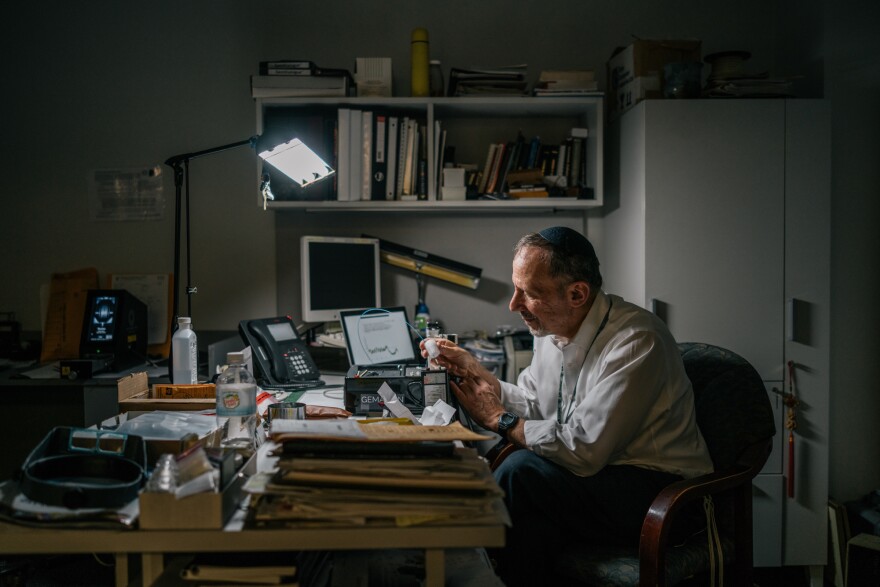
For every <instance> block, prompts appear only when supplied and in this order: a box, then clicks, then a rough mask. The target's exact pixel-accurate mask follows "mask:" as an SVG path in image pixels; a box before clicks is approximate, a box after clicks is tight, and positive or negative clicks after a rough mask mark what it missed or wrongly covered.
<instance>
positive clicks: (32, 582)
mask: <svg viewBox="0 0 880 587" xmlns="http://www.w3.org/2000/svg"><path fill="white" fill-rule="evenodd" d="M114 560H115V559H114V557H113V555H110V554H103V555H94V556H93V555H91V554H79V555H63V556H4V557H0V587H61V586H64V587H101V586H103V585H107V586H110V585H114V584H115V581H116V579H115V566H114Z"/></svg>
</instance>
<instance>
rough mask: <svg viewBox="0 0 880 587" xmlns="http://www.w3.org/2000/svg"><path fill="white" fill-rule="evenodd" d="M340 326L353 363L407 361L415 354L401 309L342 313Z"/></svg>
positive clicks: (364, 364)
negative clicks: (343, 331)
mask: <svg viewBox="0 0 880 587" xmlns="http://www.w3.org/2000/svg"><path fill="white" fill-rule="evenodd" d="M342 325H343V329H344V330H345V338H346V344H347V345H348V351H349V354H350V360H351V364H352V365H358V366H370V365H383V364H391V363H408V362H411V361H413V360H414V359H415V357H416V355H415V352H414V349H413V342H412V336H411V335H410V330H409V324H407V321H406V312H405V311H404V310H403V309H402V308H400V309H390V310H385V309H378V310H375V311H372V312H363V313H344V314H343V318H342Z"/></svg>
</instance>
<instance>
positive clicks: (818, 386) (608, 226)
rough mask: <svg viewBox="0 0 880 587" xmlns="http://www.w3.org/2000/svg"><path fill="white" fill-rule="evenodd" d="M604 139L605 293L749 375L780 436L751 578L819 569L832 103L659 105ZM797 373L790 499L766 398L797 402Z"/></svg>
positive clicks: (594, 217) (760, 503)
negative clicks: (733, 360)
mask: <svg viewBox="0 0 880 587" xmlns="http://www.w3.org/2000/svg"><path fill="white" fill-rule="evenodd" d="M608 134H609V141H608V145H607V151H608V156H609V159H610V161H611V163H612V164H611V165H610V166H609V173H608V176H607V177H606V179H607V189H606V194H605V202H604V206H603V208H602V209H601V210H599V211H596V212H593V213H591V216H590V218H589V220H588V232H589V233H590V237H591V239H592V240H593V241H594V242H595V244H596V247H597V250H598V254H599V258H600V259H601V260H602V264H603V276H604V277H605V289H606V290H607V291H609V292H612V293H617V294H620V295H622V296H623V297H625V298H627V299H629V300H631V301H633V302H635V303H639V304H642V305H644V306H645V307H647V308H649V309H652V310H654V311H655V312H656V313H657V314H658V315H660V316H661V317H662V318H663V319H664V320H665V321H666V322H667V324H668V325H669V327H670V329H671V330H672V333H673V334H674V335H675V337H676V339H677V340H679V341H695V342H707V343H712V344H716V345H719V346H722V347H726V348H729V349H730V350H732V351H734V352H736V353H738V354H740V355H742V356H743V357H744V358H746V359H747V360H748V361H749V362H751V363H752V364H753V365H754V366H755V368H756V369H757V370H758V372H759V373H760V374H761V376H762V378H763V379H764V380H765V381H766V383H767V386H768V393H770V396H771V401H772V402H773V404H774V409H775V414H776V415H777V429H778V431H777V436H776V443H775V447H774V452H773V454H772V455H771V457H770V460H769V461H768V463H767V466H766V467H765V469H764V471H763V472H762V475H761V477H760V479H759V480H758V481H757V482H756V484H755V496H756V498H755V523H756V526H755V537H756V542H755V564H756V565H758V566H776V565H780V564H784V565H821V564H824V562H825V558H826V523H827V514H826V503H827V497H828V496H827V493H828V480H827V476H828V416H827V414H828V410H827V408H828V395H829V388H828V385H829V377H828V364H829V348H828V335H829V332H828V313H829V295H830V294H829V291H830V288H829V243H830V240H829V231H830V223H829V217H828V209H829V202H830V200H829V194H830V174H829V169H830V155H829V146H828V145H829V144H830V135H829V118H828V107H827V103H825V102H822V101H810V100H803V101H794V100H680V101H679V100H649V101H645V102H642V103H641V104H639V105H637V106H636V107H635V108H633V109H632V110H631V111H629V112H628V113H626V114H625V115H624V116H623V117H621V118H620V119H619V121H618V122H616V123H615V125H614V126H613V127H612V128H609V133H608ZM792 299H794V300H796V302H794V303H790V300H792ZM787 308H788V309H789V310H788V311H787ZM791 308H795V309H796V310H797V314H798V315H797V316H793V312H792V311H791ZM792 319H794V320H795V321H794V322H792ZM789 361H793V362H794V365H795V383H796V387H795V389H796V391H797V393H798V399H799V400H800V402H801V403H800V408H799V410H798V412H797V416H798V428H797V430H796V434H795V455H796V458H795V464H796V467H795V474H794V495H793V496H792V497H789V496H788V495H787V492H786V488H787V483H788V477H789V475H788V472H787V471H788V448H787V447H788V431H787V430H785V428H784V421H785V410H786V408H785V407H784V406H783V405H782V402H781V398H780V396H779V395H778V394H775V393H773V392H772V391H771V390H772V389H773V388H777V389H780V390H783V389H784V390H786V391H787V390H788V389H789V381H788V379H789V378H788V372H787V367H786V365H787V363H788V362H789Z"/></svg>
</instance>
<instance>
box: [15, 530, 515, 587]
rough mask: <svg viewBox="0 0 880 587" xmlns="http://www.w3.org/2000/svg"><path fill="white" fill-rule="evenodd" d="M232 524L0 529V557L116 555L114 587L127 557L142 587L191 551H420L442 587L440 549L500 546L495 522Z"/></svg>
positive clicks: (429, 577)
mask: <svg viewBox="0 0 880 587" xmlns="http://www.w3.org/2000/svg"><path fill="white" fill-rule="evenodd" d="M235 526H236V524H235V520H233V522H231V523H230V525H228V526H227V528H226V529H224V530H81V529H71V530H54V529H42V528H29V527H24V526H15V525H11V524H0V552H3V553H6V554H84V553H112V554H115V555H116V585H117V587H124V586H125V585H128V584H129V577H128V574H129V573H128V554H137V555H140V557H141V571H142V578H143V579H142V580H143V583H142V584H143V585H144V587H146V586H148V585H152V584H153V583H154V582H155V581H156V580H157V579H158V578H159V576H160V575H161V574H162V571H163V570H164V566H165V560H164V556H165V555H166V554H173V553H191V552H257V551H277V550H368V549H369V550H384V549H392V548H424V549H425V579H426V582H425V584H426V585H428V586H430V587H441V586H442V585H443V584H444V573H445V569H444V549H446V548H477V547H482V546H489V547H496V546H503V544H504V525H503V523H502V522H501V520H500V518H499V521H498V523H497V524H494V525H489V526H422V527H407V528H345V529H342V528H333V529H305V530H239V529H231V528H230V527H232V528H235Z"/></svg>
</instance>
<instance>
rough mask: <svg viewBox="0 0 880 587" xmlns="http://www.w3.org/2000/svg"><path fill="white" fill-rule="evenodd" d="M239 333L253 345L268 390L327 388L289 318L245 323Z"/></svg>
mask: <svg viewBox="0 0 880 587" xmlns="http://www.w3.org/2000/svg"><path fill="white" fill-rule="evenodd" d="M238 332H239V334H240V335H241V338H242V340H243V341H244V343H245V344H248V345H250V347H251V351H252V355H253V357H254V359H255V363H256V366H257V369H258V371H259V374H258V377H261V378H262V380H263V382H264V383H265V384H266V385H267V386H275V387H285V386H290V387H301V388H305V387H319V386H321V385H323V384H324V382H323V381H321V379H320V372H319V371H318V366H317V365H316V364H315V361H314V360H313V359H312V356H311V355H310V354H309V351H308V348H307V347H306V344H305V343H304V342H303V341H302V339H300V337H299V335H298V334H297V332H296V326H295V325H294V324H293V321H292V320H291V319H290V317H289V316H278V317H275V318H259V319H256V320H242V321H241V322H240V323H239V324H238Z"/></svg>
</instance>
